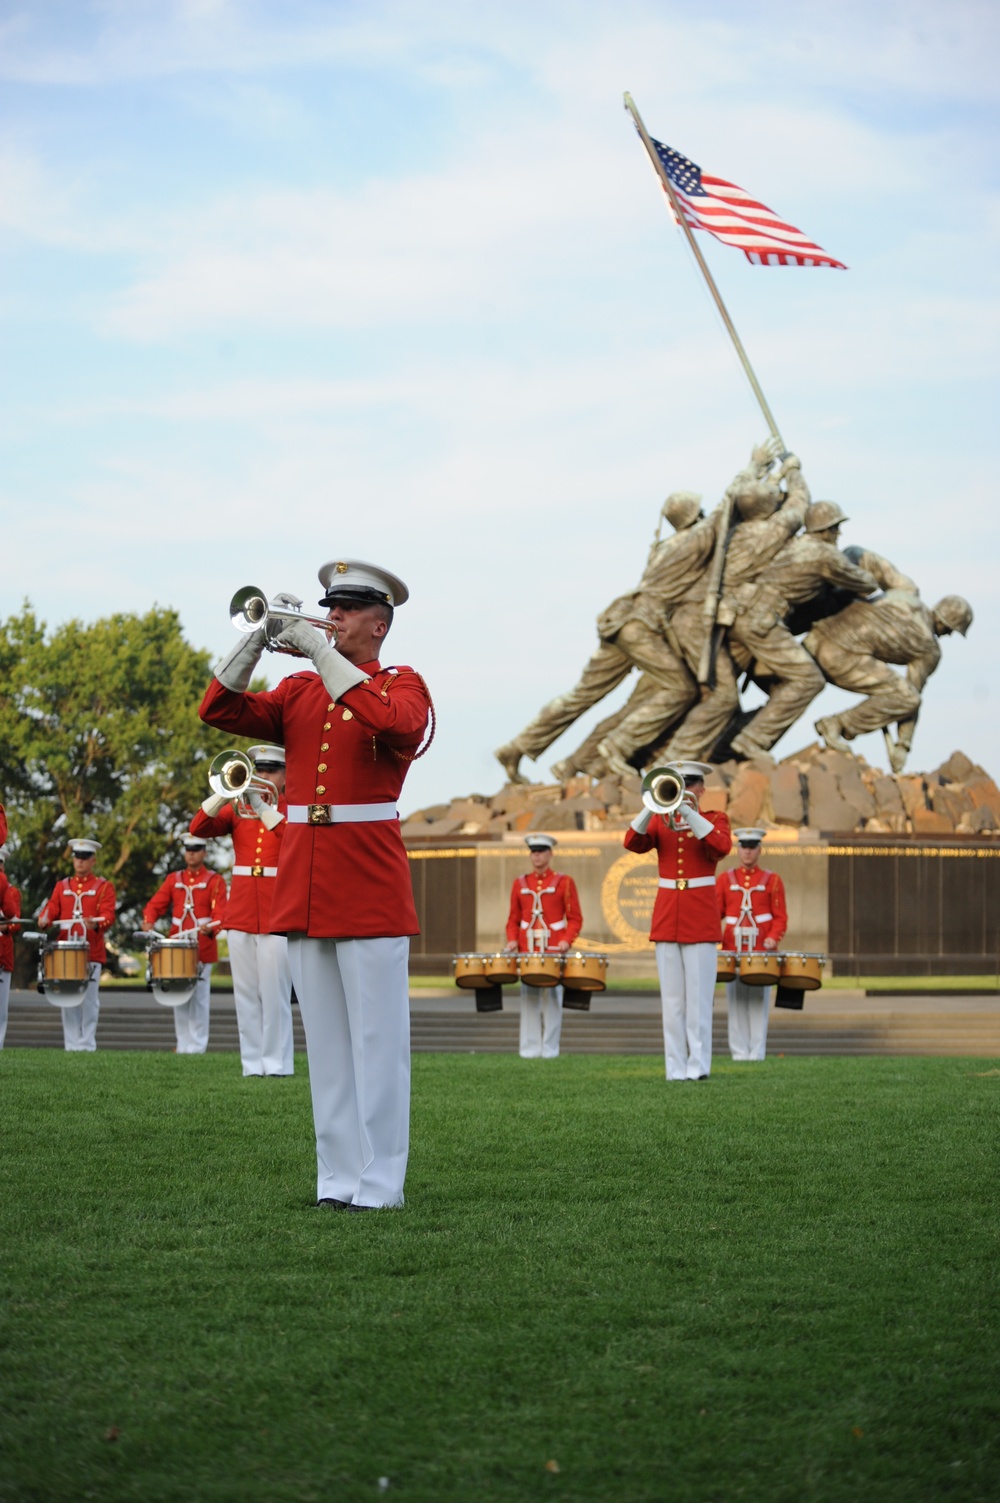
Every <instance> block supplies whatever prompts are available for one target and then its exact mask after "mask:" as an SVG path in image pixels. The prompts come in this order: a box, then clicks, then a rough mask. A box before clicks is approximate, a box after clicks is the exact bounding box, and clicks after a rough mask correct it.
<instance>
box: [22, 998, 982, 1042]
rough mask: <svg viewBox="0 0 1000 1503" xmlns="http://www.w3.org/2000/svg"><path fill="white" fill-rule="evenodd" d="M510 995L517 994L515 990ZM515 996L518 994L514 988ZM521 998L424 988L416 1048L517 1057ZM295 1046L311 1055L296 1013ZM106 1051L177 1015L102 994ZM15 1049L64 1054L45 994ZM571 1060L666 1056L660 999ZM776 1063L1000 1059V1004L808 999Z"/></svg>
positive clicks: (611, 1026)
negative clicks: (493, 1006) (839, 1057)
mask: <svg viewBox="0 0 1000 1503" xmlns="http://www.w3.org/2000/svg"><path fill="white" fill-rule="evenodd" d="M508 990H510V989H508ZM513 990H515V991H516V988H515V989H513ZM518 1013H519V1006H518V1000H517V997H516V995H515V996H511V997H510V998H509V1000H507V999H505V1002H504V1009H503V1011H502V1012H499V1013H477V1012H476V1011H475V1002H474V999H473V994H472V993H471V992H465V993H461V992H458V991H457V990H456V989H455V988H452V989H450V990H448V991H438V990H436V989H434V990H432V989H430V988H423V987H421V988H419V989H417V990H415V991H414V992H412V993H411V995H410V1015H411V1030H412V1031H411V1037H412V1042H413V1048H414V1050H416V1051H423V1052H441V1053H449V1052H450V1053H468V1052H480V1053H513V1052H514V1051H516V1049H517V1034H518ZM293 1018H294V1023H295V1044H296V1048H297V1049H304V1048H305V1038H304V1036H303V1033H302V1024H301V1022H300V1021H299V1015H298V1009H297V1008H295V1009H293ZM713 1034H714V1049H715V1050H716V1052H717V1053H719V1054H722V1055H724V1054H725V1053H726V1052H727V1048H726V1005H725V998H724V995H723V994H722V992H721V991H720V992H717V993H716V1000H715V1017H714V1028H713ZM97 1043H98V1047H99V1048H101V1049H155V1050H169V1049H172V1048H173V1045H174V1031H173V1017H172V1009H170V1008H168V1007H162V1006H160V1004H159V1003H157V1002H156V1001H154V1000H153V998H152V997H151V996H150V995H149V993H148V992H146V991H137V992H125V991H119V990H115V991H107V992H104V993H103V994H102V1002H101V1018H100V1023H99V1024H98V1030H97ZM7 1046H8V1048H19V1047H20V1048H24V1047H34V1048H60V1047H61V1046H62V1028H61V1024H60V1019H59V1011H58V1009H57V1008H55V1007H53V1006H52V1005H51V1003H48V1002H46V1001H45V1000H44V999H43V998H42V997H40V996H39V994H38V993H37V992H15V993H13V994H12V996H11V1008H10V1023H9V1026H8V1029H7ZM238 1047H239V1042H238V1035H237V1029H236V1009H235V1006H234V1004H233V1001H232V995H231V994H226V993H215V994H213V997H212V1019H211V1033H210V1044H209V1048H210V1049H212V1050H213V1051H214V1050H234V1049H237V1048H238ZM563 1049H564V1052H566V1053H567V1054H654V1055H655V1054H659V1055H662V1053H663V1037H662V1033H661V1028H660V1001H659V997H658V996H657V995H656V994H655V993H652V992H635V993H622V992H618V993H603V994H601V995H598V996H596V997H594V998H593V1000H592V1004H591V1010H590V1012H589V1013H576V1012H567V1013H566V1014H565V1017H564V1019H563ZM768 1050H769V1052H770V1053H772V1054H843V1055H862V1054H889V1055H893V1054H896V1055H904V1054H930V1055H948V1054H957V1055H972V1056H979V1057H984V1058H997V1057H1000V997H997V998H994V997H975V996H971V997H954V996H952V997H935V996H928V995H927V994H926V993H916V994H914V995H913V996H905V997H899V996H892V997H866V996H865V994H864V992H861V991H841V990H836V991H835V990H832V989H830V990H822V991H819V992H809V993H807V994H806V998H805V1006H804V1008H803V1010H802V1012H789V1011H786V1010H784V1009H780V1008H773V1009H772V1012H771V1022H770V1026H769V1030H768Z"/></svg>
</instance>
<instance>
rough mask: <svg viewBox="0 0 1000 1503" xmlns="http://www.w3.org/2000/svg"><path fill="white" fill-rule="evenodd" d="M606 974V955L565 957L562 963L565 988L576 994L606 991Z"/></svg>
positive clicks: (575, 954) (576, 954)
mask: <svg viewBox="0 0 1000 1503" xmlns="http://www.w3.org/2000/svg"><path fill="white" fill-rule="evenodd" d="M607 974H608V957H607V956H606V955H581V954H579V952H577V953H574V954H572V955H567V956H566V959H565V961H564V962H563V974H562V979H563V981H565V983H566V985H567V986H571V987H574V988H575V989H576V991H578V992H603V991H605V990H606V989H607V982H606V981H605V979H604V978H605V977H606V976H607Z"/></svg>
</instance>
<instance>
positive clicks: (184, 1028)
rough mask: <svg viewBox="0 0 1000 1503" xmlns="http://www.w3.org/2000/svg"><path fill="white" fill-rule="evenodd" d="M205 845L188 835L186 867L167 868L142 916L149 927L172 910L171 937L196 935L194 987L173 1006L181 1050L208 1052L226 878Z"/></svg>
mask: <svg viewBox="0 0 1000 1503" xmlns="http://www.w3.org/2000/svg"><path fill="white" fill-rule="evenodd" d="M207 845H208V841H207V840H205V839H203V838H202V837H201V836H200V835H185V836H184V868H183V870H182V871H177V872H168V873H167V875H166V877H165V878H164V880H163V883H162V884H161V886H160V887H159V888H158V889H157V891H156V892H155V893H154V894H153V896H152V897H151V898H150V900H149V902H148V903H147V904H146V906H145V908H144V909H143V910H142V922H143V924H144V926H145V927H146V928H147V929H149V930H152V928H153V925H154V924H155V923H156V921H157V919H161V918H164V917H165V916H166V914H167V913H169V914H170V937H171V939H176V938H177V937H178V936H179V935H181V934H193V933H197V935H198V962H199V964H198V980H197V981H196V983H195V988H194V993H193V995H192V996H191V997H190V998H189V1000H188V1001H187V1002H181V1003H179V1004H178V1006H177V1007H175V1008H174V1009H173V1013H174V1032H175V1033H176V1035H177V1053H178V1054H204V1053H205V1050H206V1049H207V1048H208V1023H209V1012H210V1002H211V995H212V966H213V965H214V964H215V962H216V961H217V960H218V958H219V941H218V938H217V936H218V933H219V930H220V929H221V928H222V927H223V920H224V918H225V912H226V884H225V881H224V880H223V878H222V877H221V876H220V875H219V873H218V872H214V871H212V869H211V868H210V867H208V866H206V865H205V847H206V846H207Z"/></svg>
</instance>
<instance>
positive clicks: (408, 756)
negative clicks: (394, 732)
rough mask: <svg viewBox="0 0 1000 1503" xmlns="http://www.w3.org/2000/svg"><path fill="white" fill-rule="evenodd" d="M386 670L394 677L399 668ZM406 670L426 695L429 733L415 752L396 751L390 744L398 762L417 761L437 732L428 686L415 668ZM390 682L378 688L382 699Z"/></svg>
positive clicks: (434, 711)
mask: <svg viewBox="0 0 1000 1503" xmlns="http://www.w3.org/2000/svg"><path fill="white" fill-rule="evenodd" d="M386 671H387V672H389V673H391V674H392V675H393V678H396V677H398V675H399V670H398V669H392V668H390V669H387V670H386ZM408 671H409V672H410V673H412V674H413V676H414V678H415V679H416V680H417V683H418V684H419V685H420V687H421V688H422V689H423V691H424V693H425V694H426V695H427V703H428V705H429V706H430V712H431V728H430V733H429V735H428V737H427V740H426V741H425V742H424V744H423V746H420V747H418V748H417V750H416V751H415V752H410V753H408V752H401V751H397V750H396V748H395V747H394V746H390V747H389V750H390V751H391V752H392V754H393V756H394V757H398V758H399V760H400V762H419V760H420V758H421V757H422V756H424V755H425V754H426V753H427V752H429V751H430V749H431V742H432V741H433V740H434V737H435V734H436V733H437V711H436V710H435V708H434V701H433V699H431V691H430V690H429V689H428V687H427V685H426V683H425V682H424V680H423V678H422V676H421V675H420V674H419V673H418V672H417V671H416V669H415V668H410V669H409V670H408ZM391 682H392V679H390V680H389V681H388V683H385V684H383V685H382V687H381V689H380V690H379V693H380V694H381V696H382V698H383V699H388V697H389V696H388V694H387V693H386V690H387V689H388V687H389V684H390V683H391ZM384 744H385V745H388V742H386V743H384Z"/></svg>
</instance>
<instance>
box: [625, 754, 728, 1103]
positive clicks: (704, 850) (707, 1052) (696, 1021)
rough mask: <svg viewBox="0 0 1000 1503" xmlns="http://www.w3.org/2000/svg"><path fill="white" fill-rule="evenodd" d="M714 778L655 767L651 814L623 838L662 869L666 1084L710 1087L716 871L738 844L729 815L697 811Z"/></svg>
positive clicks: (659, 964) (659, 955)
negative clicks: (675, 1082) (708, 782)
mask: <svg viewBox="0 0 1000 1503" xmlns="http://www.w3.org/2000/svg"><path fill="white" fill-rule="evenodd" d="M709 772H711V768H710V767H707V766H706V765H705V764H704V763H703V762H676V763H671V764H670V765H669V766H668V767H658V768H654V769H653V771H652V772H650V773H648V774H647V775H646V777H645V778H644V779H643V802H644V804H645V805H646V807H645V808H644V809H643V811H642V813H641V814H638V815H637V816H636V818H635V819H634V820H633V821H632V824H631V826H630V828H629V829H628V830H626V831H625V848H626V850H629V851H636V852H641V851H653V850H655V851H656V854H657V858H658V862H659V872H660V877H659V891H658V892H657V896H656V903H655V905H654V907H653V923H652V930H651V932H650V936H649V937H650V939H651V940H653V942H654V944H655V945H656V968H657V971H658V972H659V977H660V997H661V1000H662V1003H663V1045H664V1053H665V1055H666V1069H667V1079H668V1080H707V1079H708V1077H709V1074H710V1072H711V1068H712V1003H713V1000H714V997H715V973H716V953H717V949H716V947H717V944H718V938H719V909H718V903H717V901H716V893H715V868H716V867H717V866H718V864H719V862H720V861H721V860H722V858H723V857H724V856H728V854H729V852H730V849H731V848H732V844H733V840H732V835H731V834H730V831H729V820H728V819H727V817H726V815H725V814H721V813H714V812H713V813H709V814H702V813H701V811H700V809H699V808H698V800H699V799H700V798H701V795H702V794H703V793H704V791H705V776H706V774H707V773H709Z"/></svg>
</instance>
